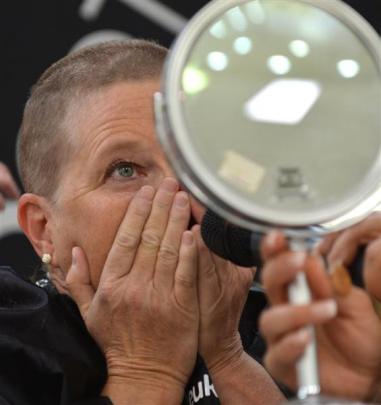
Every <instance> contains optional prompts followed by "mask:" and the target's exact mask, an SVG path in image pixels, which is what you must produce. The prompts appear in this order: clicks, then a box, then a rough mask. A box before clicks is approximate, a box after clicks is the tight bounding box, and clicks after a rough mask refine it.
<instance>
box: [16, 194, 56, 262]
mask: <svg viewBox="0 0 381 405" xmlns="http://www.w3.org/2000/svg"><path fill="white" fill-rule="evenodd" d="M50 217H51V216H50V208H49V203H48V202H47V200H46V199H45V198H44V197H41V196H38V195H36V194H30V193H27V194H23V195H22V196H21V197H20V199H19V202H18V221H19V225H20V227H21V229H22V230H23V231H24V233H25V235H26V236H27V238H28V239H29V241H30V243H31V244H32V246H33V248H34V250H35V251H36V253H37V254H38V256H39V257H42V255H43V254H44V253H49V254H50V255H51V256H52V258H53V260H52V263H51V264H52V265H53V266H54V245H53V242H52V238H51V232H50V229H49V225H50V223H49V219H50Z"/></svg>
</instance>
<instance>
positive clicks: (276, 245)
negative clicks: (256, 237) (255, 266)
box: [261, 231, 288, 260]
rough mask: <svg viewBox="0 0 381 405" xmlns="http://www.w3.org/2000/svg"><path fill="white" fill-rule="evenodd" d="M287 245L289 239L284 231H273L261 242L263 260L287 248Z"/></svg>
mask: <svg viewBox="0 0 381 405" xmlns="http://www.w3.org/2000/svg"><path fill="white" fill-rule="evenodd" d="M287 246H288V243H287V239H286V237H285V236H284V234H283V233H282V232H280V231H271V232H269V233H268V234H267V235H266V236H265V238H264V239H263V241H262V243H261V256H262V258H263V260H269V259H270V258H271V257H273V256H275V255H276V254H279V253H280V252H281V251H283V250H285V249H287Z"/></svg>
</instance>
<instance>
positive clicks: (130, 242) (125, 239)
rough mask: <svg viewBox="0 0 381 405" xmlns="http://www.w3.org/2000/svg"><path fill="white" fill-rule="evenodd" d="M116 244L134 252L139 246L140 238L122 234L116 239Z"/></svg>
mask: <svg viewBox="0 0 381 405" xmlns="http://www.w3.org/2000/svg"><path fill="white" fill-rule="evenodd" d="M115 243H116V244H117V245H118V247H120V248H121V249H123V250H133V249H136V247H137V246H138V244H139V237H138V236H137V235H134V234H132V233H130V232H122V233H120V235H118V237H117V238H116V240H115Z"/></svg>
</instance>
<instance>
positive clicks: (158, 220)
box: [132, 177, 179, 282]
mask: <svg viewBox="0 0 381 405" xmlns="http://www.w3.org/2000/svg"><path fill="white" fill-rule="evenodd" d="M178 187H179V186H178V183H177V181H176V180H175V179H173V178H170V177H167V178H165V179H164V180H163V181H162V183H161V184H160V186H159V188H158V190H157V192H156V195H155V197H154V199H153V203H152V209H151V213H150V215H149V217H148V220H147V222H146V224H145V226H144V229H143V232H142V233H141V240H140V244H139V247H138V251H137V253H136V258H135V263H134V264H135V265H134V266H133V269H132V270H134V269H135V270H136V271H137V272H139V274H138V276H139V280H141V281H142V282H146V281H147V280H150V279H152V277H153V275H154V269H155V264H156V260H157V255H158V252H159V249H160V245H161V242H162V240H163V237H164V233H165V231H166V228H167V224H168V218H169V212H170V210H171V207H172V204H173V199H174V197H175V195H176V192H177V190H178Z"/></svg>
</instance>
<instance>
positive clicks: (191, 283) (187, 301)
mask: <svg viewBox="0 0 381 405" xmlns="http://www.w3.org/2000/svg"><path fill="white" fill-rule="evenodd" d="M174 294H175V297H176V301H177V302H178V304H179V305H180V306H182V308H184V309H186V310H187V312H189V309H190V308H193V310H194V311H196V310H197V306H198V303H197V245H196V242H195V239H194V236H193V234H192V232H191V231H185V232H184V233H183V235H182V238H181V246H180V256H179V262H178V265H177V269H176V273H175V283H174Z"/></svg>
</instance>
